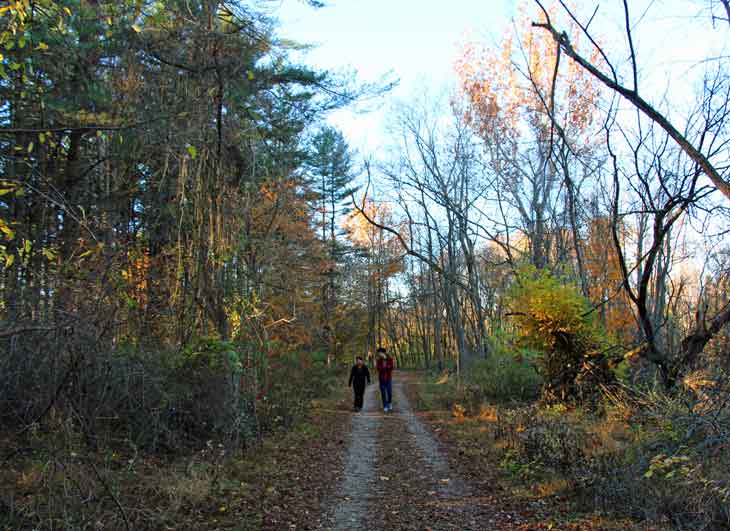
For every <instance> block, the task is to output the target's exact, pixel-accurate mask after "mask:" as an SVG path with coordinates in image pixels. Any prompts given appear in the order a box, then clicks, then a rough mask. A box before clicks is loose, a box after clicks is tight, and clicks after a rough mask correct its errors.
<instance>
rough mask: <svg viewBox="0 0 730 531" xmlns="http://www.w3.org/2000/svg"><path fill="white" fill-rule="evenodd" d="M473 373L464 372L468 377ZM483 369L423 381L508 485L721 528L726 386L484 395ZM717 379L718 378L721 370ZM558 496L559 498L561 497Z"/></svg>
mask: <svg viewBox="0 0 730 531" xmlns="http://www.w3.org/2000/svg"><path fill="white" fill-rule="evenodd" d="M473 379H474V377H472V380H473ZM490 380H491V378H490V379H488V380H487V381H484V380H483V379H480V378H478V377H477V379H476V381H472V382H471V383H464V384H463V385H457V384H456V383H455V382H454V381H453V379H447V378H441V379H440V380H439V381H438V383H433V384H430V385H426V386H423V388H422V389H421V390H420V392H419V400H418V402H419V404H420V406H421V407H422V408H427V409H438V408H443V409H448V410H450V417H451V420H450V421H449V422H448V423H447V425H449V427H450V429H449V431H450V432H451V433H452V435H453V436H455V437H456V438H457V439H458V440H459V441H460V442H459V444H462V445H464V447H466V448H467V450H462V451H466V452H469V450H468V447H469V446H470V445H471V446H472V447H474V448H473V450H474V451H473V452H471V453H472V454H473V455H479V456H484V455H488V456H490V457H489V459H488V460H489V461H490V462H491V463H489V466H493V464H494V463H495V462H496V463H499V467H500V469H501V470H502V472H503V476H504V477H505V479H507V480H508V481H510V482H511V483H513V485H516V487H515V488H516V490H515V492H523V493H526V496H527V497H535V496H537V497H540V496H544V495H545V493H546V492H547V493H550V494H554V495H557V496H559V497H560V499H561V500H566V499H567V500H569V501H570V503H571V504H572V505H571V506H573V507H575V509H576V511H577V512H578V513H579V514H582V515H583V516H585V515H586V514H590V515H607V514H608V515H613V517H614V518H616V519H626V518H628V519H630V520H633V521H635V522H643V524H642V525H657V526H660V527H661V528H672V529H683V530H690V529H692V530H726V529H730V389H728V388H727V387H726V386H725V387H724V388H723V387H722V386H715V387H714V390H713V392H712V393H709V394H707V393H705V394H704V395H703V396H702V397H698V396H697V395H696V394H694V393H691V392H686V393H682V392H677V393H674V394H672V395H668V394H665V393H662V392H656V391H647V392H638V391H635V390H629V389H628V388H620V387H619V388H615V389H614V390H613V391H612V392H610V393H606V394H604V398H603V400H602V401H601V403H600V404H598V407H597V408H591V409H582V408H580V407H576V406H565V405H547V404H542V403H539V402H536V401H526V400H521V401H512V402H511V403H509V402H507V401H505V400H500V401H499V402H497V401H495V400H494V399H491V400H490V398H492V397H490V396H489V394H488V393H481V395H479V394H477V393H476V391H475V390H476V389H484V388H485V387H486V388H489V387H490V385H492V384H490V383H489V381H490ZM724 381H725V382H726V381H727V380H724ZM561 503H563V504H564V502H561Z"/></svg>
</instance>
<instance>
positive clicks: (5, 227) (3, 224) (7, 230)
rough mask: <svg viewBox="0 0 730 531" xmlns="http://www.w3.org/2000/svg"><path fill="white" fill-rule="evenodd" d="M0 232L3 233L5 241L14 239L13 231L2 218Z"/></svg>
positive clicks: (0, 219)
mask: <svg viewBox="0 0 730 531" xmlns="http://www.w3.org/2000/svg"><path fill="white" fill-rule="evenodd" d="M0 232H2V233H3V234H4V235H5V239H6V240H7V241H10V240H13V239H15V231H14V230H13V229H11V228H10V226H9V225H8V224H7V223H6V222H5V220H4V219H2V218H0Z"/></svg>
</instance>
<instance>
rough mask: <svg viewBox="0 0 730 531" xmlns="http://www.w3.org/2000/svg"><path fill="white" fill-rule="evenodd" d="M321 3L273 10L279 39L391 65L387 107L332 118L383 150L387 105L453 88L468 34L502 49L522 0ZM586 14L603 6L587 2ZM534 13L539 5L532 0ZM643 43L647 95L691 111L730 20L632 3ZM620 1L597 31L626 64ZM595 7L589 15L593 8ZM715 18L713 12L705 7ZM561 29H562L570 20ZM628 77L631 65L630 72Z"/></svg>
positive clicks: (369, 69) (314, 56) (680, 1)
mask: <svg viewBox="0 0 730 531" xmlns="http://www.w3.org/2000/svg"><path fill="white" fill-rule="evenodd" d="M325 2H326V3H327V4H328V5H327V6H326V7H324V8H321V9H314V8H311V7H309V6H307V5H306V4H305V2H304V1H303V0H281V1H280V2H279V3H278V4H274V5H275V6H276V7H275V8H274V9H273V10H272V14H273V15H274V16H275V17H277V18H278V19H279V21H280V23H281V25H280V28H279V32H278V33H279V35H280V36H281V37H285V38H290V39H293V40H296V41H298V42H301V43H311V44H314V45H317V47H316V48H315V49H313V50H311V51H309V52H308V53H307V55H306V59H305V62H306V63H307V64H310V65H313V66H316V67H319V68H324V69H329V70H341V69H345V68H348V67H350V68H352V69H355V70H356V71H357V72H358V77H359V79H360V80H362V81H366V82H367V81H374V80H376V79H378V78H379V77H380V76H382V75H383V74H385V73H387V72H389V71H392V72H393V73H394V75H395V76H396V77H397V78H399V79H400V80H401V84H400V86H399V87H398V88H397V89H396V90H394V91H393V92H392V93H391V94H390V95H389V96H388V97H386V98H383V100H382V101H380V102H378V104H377V107H378V108H379V110H377V111H376V112H371V113H368V114H355V113H353V112H351V111H349V110H342V111H338V112H336V113H334V114H333V115H332V116H331V117H330V122H332V123H333V124H334V125H336V126H337V127H339V128H340V129H342V131H343V132H344V133H345V135H346V137H347V138H348V140H349V141H350V144H351V146H352V147H353V148H356V149H358V150H360V152H361V153H364V154H365V153H368V152H374V151H377V150H378V148H379V147H380V146H381V145H382V144H383V142H384V127H385V125H386V122H387V114H388V113H387V110H388V109H389V108H390V107H391V105H392V102H393V101H396V100H399V99H408V97H409V96H410V95H413V94H415V93H418V92H419V91H420V90H421V88H422V87H424V86H425V87H426V88H427V89H429V90H430V91H432V92H434V91H439V90H441V89H443V88H444V87H447V86H449V84H453V82H454V75H453V68H452V64H453V60H454V58H455V56H456V54H457V51H458V44H459V43H461V42H463V41H464V38H465V36H466V35H469V36H471V37H472V38H474V39H476V40H479V41H482V42H484V43H486V44H492V45H496V44H498V42H499V41H500V40H501V38H502V36H503V35H504V34H505V32H506V31H508V30H510V29H511V27H512V19H513V18H515V17H519V16H524V15H518V14H517V12H516V7H515V6H516V4H517V3H518V2H517V0H325ZM582 4H583V5H584V6H585V7H584V8H583V9H582V10H581V12H582V11H585V13H582V15H581V18H585V19H587V17H588V16H590V13H591V12H592V10H593V6H594V5H595V2H591V1H584V2H582ZM527 5H528V6H529V11H530V12H532V11H533V10H534V9H535V8H536V5H535V4H534V3H533V2H530V1H528V2H527ZM629 5H630V9H631V15H632V21H633V22H634V24H635V26H636V27H635V28H634V30H635V35H634V38H635V43H634V44H635V46H636V48H637V52H638V54H639V61H640V63H641V65H642V69H641V71H640V78H641V88H642V93H643V94H644V95H645V96H647V97H648V98H649V99H650V100H653V101H654V102H655V103H659V104H661V102H662V100H663V98H664V97H665V96H666V97H668V98H669V101H670V103H668V104H667V107H668V108H669V109H671V110H672V111H674V112H679V113H680V114H682V112H683V110H684V108H688V105H687V104H688V102H689V100H691V99H692V97H691V95H692V92H693V83H695V82H696V80H697V76H698V75H700V74H701V71H702V68H698V67H697V66H696V65H697V63H698V61H699V60H701V59H702V58H704V57H707V56H708V54H709V55H713V54H719V53H726V51H727V50H726V43H727V36H728V35H729V33H728V30H727V27H726V26H727V24H726V23H725V24H724V25H722V24H720V23H718V24H717V25H716V27H715V28H712V26H711V25H710V24H709V23H708V19H707V18H706V17H705V18H703V19H698V18H697V15H698V14H700V13H702V11H703V9H706V6H707V5H709V2H708V1H707V0H632V1H631V2H630V3H629ZM621 9H622V8H621V2H601V3H600V9H599V15H598V16H597V17H596V20H594V22H593V25H592V28H593V29H594V31H595V33H596V34H597V35H598V36H599V38H601V40H602V41H603V42H604V44H606V43H607V44H608V46H609V50H610V52H609V53H611V52H614V53H611V55H612V60H613V61H614V62H616V63H617V64H619V65H620V64H623V65H624V67H625V66H626V64H627V63H626V60H627V58H628V52H627V47H626V42H625V38H624V35H623V13H622V12H621ZM586 10H587V11H586ZM705 14H706V13H705ZM561 27H562V26H561ZM624 73H625V74H626V75H628V72H627V71H624Z"/></svg>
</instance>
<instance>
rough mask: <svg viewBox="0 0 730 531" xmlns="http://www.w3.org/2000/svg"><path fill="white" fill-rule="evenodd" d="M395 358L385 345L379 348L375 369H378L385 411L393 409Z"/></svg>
mask: <svg viewBox="0 0 730 531" xmlns="http://www.w3.org/2000/svg"><path fill="white" fill-rule="evenodd" d="M394 367H395V366H394V364H393V358H391V357H390V355H388V353H387V352H386V351H385V348H384V347H379V348H378V361H377V362H376V364H375V369H376V370H377V371H378V382H380V396H381V397H382V399H383V411H384V412H385V413H387V412H389V411H393V406H392V402H393V369H394Z"/></svg>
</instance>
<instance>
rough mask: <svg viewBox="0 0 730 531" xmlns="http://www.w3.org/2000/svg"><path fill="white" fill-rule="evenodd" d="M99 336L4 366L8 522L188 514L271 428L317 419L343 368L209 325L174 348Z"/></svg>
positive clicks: (127, 520) (143, 524)
mask: <svg viewBox="0 0 730 531" xmlns="http://www.w3.org/2000/svg"><path fill="white" fill-rule="evenodd" d="M39 341H41V340H40V339H39ZM91 346H92V344H91V342H89V346H88V348H84V344H83V343H81V342H79V341H78V338H77V339H76V341H75V342H74V348H73V349H71V348H66V349H60V352H59V350H56V351H57V352H59V354H58V355H57V356H56V357H55V359H54V358H53V357H50V356H48V355H45V353H44V352H47V351H44V350H43V349H36V350H30V349H29V350H28V351H26V352H25V354H26V356H27V358H26V359H24V360H19V359H16V360H15V364H10V363H8V365H7V366H3V367H0V374H2V376H3V379H4V382H3V386H2V388H0V449H2V453H0V460H2V466H1V467H0V527H2V528H6V527H7V528H10V529H91V528H96V527H98V526H100V525H103V526H105V527H108V528H113V529H125V528H127V529H143V528H150V526H151V527H152V528H158V527H155V526H158V525H162V522H163V521H167V522H172V523H174V522H175V521H176V520H177V521H179V520H180V519H181V518H184V517H185V513H186V511H190V510H193V508H195V507H198V506H199V505H200V504H201V503H202V504H203V505H206V506H210V505H211V503H213V502H211V500H212V499H213V498H214V496H213V494H215V493H216V492H218V491H219V490H220V489H221V488H225V486H226V485H228V484H230V482H231V481H232V480H231V477H229V476H230V475H231V473H232V472H231V471H232V470H234V469H235V468H236V467H235V466H232V463H236V462H238V461H240V460H241V459H244V460H245V459H248V456H250V455H254V454H255V453H256V452H257V451H258V448H260V446H261V444H262V443H263V442H265V441H266V440H268V439H270V438H271V437H269V435H273V434H277V435H276V436H277V437H279V435H278V434H285V433H290V432H292V430H294V431H296V430H300V429H303V428H306V422H304V423H302V421H306V419H307V416H308V412H309V410H311V405H312V401H314V400H317V399H321V398H325V397H328V396H330V395H331V394H332V393H333V390H334V388H335V384H336V382H337V381H338V377H340V379H341V375H340V374H339V373H338V372H337V369H333V368H328V367H326V366H325V365H324V364H323V363H321V362H320V361H319V360H317V359H315V358H314V357H312V356H309V355H304V354H297V355H281V356H278V357H274V358H264V357H263V356H258V357H255V356H253V355H251V354H250V353H249V352H247V351H241V350H239V348H240V347H237V346H236V345H234V344H231V343H227V342H221V341H218V340H214V339H210V338H201V339H200V340H198V341H195V342H193V343H191V344H190V345H189V346H188V347H187V348H185V349H183V350H182V351H175V352H144V351H140V350H137V349H131V348H129V347H120V348H117V349H114V350H111V351H109V352H98V351H95V350H94V349H92V348H91ZM11 358H12V356H4V357H1V358H0V359H3V360H9V359H11ZM262 360H265V363H264V362H263V361H262ZM239 483H240V482H239ZM239 483H236V485H239ZM214 512H215V510H214ZM166 518H168V520H165V519H166ZM161 519H162V520H161ZM148 522H156V523H155V524H148Z"/></svg>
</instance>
